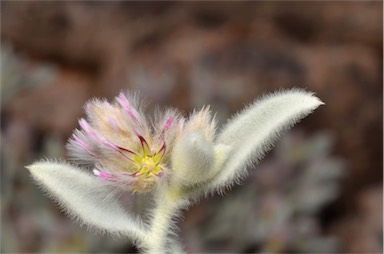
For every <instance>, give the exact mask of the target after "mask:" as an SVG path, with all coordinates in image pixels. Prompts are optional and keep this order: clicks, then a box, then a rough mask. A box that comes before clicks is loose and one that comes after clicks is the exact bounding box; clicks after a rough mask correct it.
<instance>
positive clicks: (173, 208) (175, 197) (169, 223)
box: [146, 187, 185, 254]
mask: <svg viewBox="0 0 384 254" xmlns="http://www.w3.org/2000/svg"><path fill="white" fill-rule="evenodd" d="M155 199H156V204H155V208H154V210H153V211H152V221H151V224H150V228H149V232H148V235H147V237H146V245H147V248H146V249H147V252H148V253H149V254H152V253H171V252H172V249H180V248H173V247H175V246H167V245H169V244H170V240H171V239H170V233H171V232H172V229H174V227H175V225H174V221H173V219H174V217H175V216H176V215H177V214H178V213H179V211H180V209H181V208H182V207H183V205H184V203H185V202H183V199H182V196H181V195H180V192H179V190H178V189H175V188H172V187H169V188H165V189H163V190H162V191H160V192H159V193H158V194H157V195H156V197H155ZM172 244H175V241H172Z"/></svg>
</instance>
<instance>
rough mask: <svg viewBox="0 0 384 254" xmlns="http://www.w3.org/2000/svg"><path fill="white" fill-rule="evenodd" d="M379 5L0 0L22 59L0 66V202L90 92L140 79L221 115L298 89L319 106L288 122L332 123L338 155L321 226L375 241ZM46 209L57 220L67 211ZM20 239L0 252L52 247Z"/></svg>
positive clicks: (20, 232) (9, 217) (20, 187)
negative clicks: (338, 173)
mask: <svg viewBox="0 0 384 254" xmlns="http://www.w3.org/2000/svg"><path fill="white" fill-rule="evenodd" d="M382 7H383V6H382V2H379V1H366V2H359V1H356V2H355V1H353V2H331V1H330V2H242V3H234V2H207V3H203V2H184V3H180V2H143V3H141V2H96V1H95V2H92V1H87V2H35V1H31V2H4V1H2V2H1V41H2V52H3V55H4V54H5V53H4V52H5V48H7V49H9V48H11V51H12V52H13V53H12V54H14V55H15V56H17V57H18V58H20V59H21V60H20V61H21V64H20V63H19V65H21V67H20V66H18V67H16V71H14V73H13V74H12V75H15V76H17V77H18V80H20V81H19V82H18V83H15V82H13V83H12V82H10V81H9V80H14V78H13V79H12V78H9V77H8V76H9V75H8V76H7V77H8V79H5V76H6V75H5V74H8V73H6V72H4V70H3V71H2V72H3V74H2V76H3V77H2V102H1V106H2V108H1V120H2V121H1V128H2V130H1V133H2V136H1V142H2V148H3V149H2V186H3V187H2V192H3V194H4V196H3V197H2V198H3V200H8V199H12V200H14V199H13V196H14V195H16V194H15V193H18V194H17V195H19V196H20V197H19V200H20V202H23V200H24V199H23V197H24V198H27V197H28V189H29V188H32V189H34V188H35V187H34V186H33V185H31V184H30V183H29V179H28V176H19V175H23V174H25V171H24V169H23V168H21V166H22V165H26V164H28V163H31V162H32V161H34V160H36V159H37V158H39V157H41V156H47V157H49V155H50V154H53V155H55V156H61V157H64V156H65V152H64V150H63V145H64V144H65V140H66V139H67V138H68V136H69V135H70V134H71V132H72V130H73V129H74V128H76V127H77V119H79V118H80V117H81V116H82V114H83V112H82V105H83V104H84V102H85V101H86V100H88V99H89V98H91V97H94V96H97V97H106V98H108V99H111V98H113V96H115V95H116V94H117V93H118V92H119V91H120V90H126V89H130V90H140V91H141V92H142V94H143V95H145V97H147V98H150V100H151V101H152V102H153V104H160V105H162V106H167V105H171V106H173V107H177V108H180V109H182V110H184V111H185V112H189V111H191V110H192V109H193V108H195V107H200V106H202V105H204V104H211V106H212V109H213V110H214V111H217V112H218V118H219V120H220V121H222V122H224V119H226V118H227V117H228V116H229V115H230V114H232V113H234V112H236V111H237V110H239V109H241V108H242V107H243V106H244V105H245V104H247V103H249V102H251V101H252V100H253V99H254V98H256V97H258V96H261V95H262V94H265V93H267V92H271V91H275V90H279V89H281V88H291V87H301V88H304V89H307V90H310V91H314V92H315V93H316V94H317V95H318V96H319V97H320V98H321V99H322V100H323V101H324V102H325V104H326V105H325V106H324V107H322V108H320V109H319V110H318V111H316V113H315V114H314V115H312V116H310V117H309V118H308V119H306V120H304V121H303V122H302V123H301V124H300V125H299V126H298V128H301V129H302V130H304V131H305V132H307V133H316V132H318V131H321V130H326V131H328V132H329V133H331V135H332V137H333V138H334V140H335V143H334V149H333V154H335V155H337V156H339V157H341V158H343V159H344V160H345V164H346V170H345V171H346V173H345V177H344V178H343V180H342V181H341V183H340V193H339V197H338V198H337V199H336V200H334V201H333V202H332V203H330V204H328V205H327V206H325V207H324V208H322V209H321V211H320V212H319V213H318V214H317V215H316V216H317V218H318V219H319V220H320V221H321V231H322V232H323V233H324V234H331V235H336V236H337V237H338V239H339V241H340V246H339V247H338V249H337V251H339V252H361V253H362V252H371V253H372V252H381V251H382V180H383V147H382V142H383V120H382V116H383V108H382V102H383V86H382V77H383V73H382V71H383V61H382V59H383V58H382V56H383V51H382V47H383V33H382V32H383V30H382V29H383V27H382V21H383V20H382ZM2 65H3V66H5V67H6V66H8V65H10V61H5V60H4V61H3V60H2ZM42 66H43V67H42ZM46 66H50V67H49V68H48V67H46ZM40 68H46V69H49V71H48V73H49V74H45V75H46V76H49V77H48V78H42V79H43V80H44V82H38V81H37V82H36V83H37V84H36V85H33V86H31V85H30V83H31V81H30V80H31V76H33V75H35V73H36V72H37V71H38V70H40ZM20 76H21V77H20ZM12 77H13V76H12ZM33 77H34V76H33ZM47 151H49V152H50V154H47ZM14 171H17V173H15V172H14ZM14 175H17V177H16V176H15V177H14ZM36 192H38V191H36ZM229 195H230V194H229ZM38 197H40V198H42V196H41V195H40V196H39V195H38ZM224 198H225V197H224ZM4 202H5V201H4ZM29 202H31V201H29ZM45 205H47V206H49V205H50V203H49V202H48V204H45ZM35 206H37V205H36V204H35ZM3 207H6V208H4V209H2V216H3V217H2V220H5V221H8V223H11V225H12V223H13V222H14V223H15V224H16V221H17V223H19V224H20V223H21V224H20V225H19V224H17V225H18V226H17V225H16V226H15V228H17V230H15V231H16V233H14V235H13V236H12V237H13V238H15V237H16V238H17V239H16V240H15V241H16V242H18V241H22V240H23V239H25V238H26V237H30V235H29V234H28V232H34V230H35V231H36V232H37V231H38V229H39V227H37V226H33V225H30V224H31V223H29V222H28V219H24V220H22V219H20V218H19V217H20V216H19V215H20V213H21V214H23V216H24V217H25V218H28V216H27V215H26V214H28V212H27V211H25V210H23V207H24V206H23V205H21V204H18V203H14V202H8V201H7V202H6V203H4V206H3ZM32 207H33V206H32ZM52 207H53V208H52ZM52 207H51V208H50V209H51V210H50V211H51V213H57V216H59V218H60V220H62V221H63V222H62V223H63V224H71V223H72V222H69V221H68V220H66V219H65V217H64V218H61V214H60V212H59V211H57V210H55V207H54V206H52ZM200 208H201V206H200ZM198 209H199V205H197V206H196V207H195V208H194V209H193V210H192V211H191V212H190V213H188V215H187V218H186V220H187V221H188V220H193V218H194V217H196V216H197V215H195V214H197V213H198V212H197V211H198ZM200 212H201V211H200ZM24 213H25V214H24ZM17 216H19V217H17ZM199 216H200V215H199ZM16 217H17V219H16ZM372 218H378V220H374V219H372ZM12 221H13V222H12ZM20 221H21V222H20ZM380 223H381V224H380ZM26 225H27V226H26ZM28 225H30V228H28ZM66 227H68V226H66ZM70 227H71V226H70ZM372 228H374V229H372ZM377 232H378V233H377ZM56 233H57V234H59V235H60V234H62V233H60V232H56ZM376 233H377V234H376ZM380 233H381V235H380ZM2 234H7V232H2ZM12 237H10V238H12ZM68 237H69V238H70V237H72V236H66V237H64V238H65V239H67V238H68ZM4 239H7V238H2V241H4ZM73 241H74V242H75V243H74V244H77V245H81V244H79V243H78V240H73ZM356 241H357V242H356ZM26 242H28V244H27V243H24V244H14V245H9V246H17V248H16V247H15V248H16V249H11V247H9V249H8V251H9V252H12V251H13V252H14V251H16V252H37V251H41V250H43V251H44V247H42V246H44V244H46V245H49V244H48V243H49V241H48V243H47V242H45V241H44V240H42V239H32V240H28V241H27V240H26ZM71 243H72V242H71ZM189 245H193V243H189V244H187V246H189ZM112 246H113V245H112ZM45 249H47V248H45ZM48 249H49V248H48ZM189 249H194V248H192V247H190V248H189ZM213 249H214V248H213ZM68 250H69V249H65V248H64V252H65V251H68ZM76 250H77V251H80V250H81V248H80V249H76ZM84 250H89V249H87V247H84ZM125 250H126V251H127V249H125ZM194 250H200V249H194ZM246 250H247V248H244V249H243V251H246ZM248 250H251V251H256V250H257V248H254V249H252V248H251V249H248ZM4 251H5V250H4ZM58 251H59V250H58ZM106 251H107V252H111V251H116V249H113V248H112V247H111V248H110V249H107V250H106ZM131 251H132V250H131ZM200 251H204V249H203V250H200ZM228 251H234V249H232V250H231V249H229V250H228ZM285 251H288V252H289V250H285Z"/></svg>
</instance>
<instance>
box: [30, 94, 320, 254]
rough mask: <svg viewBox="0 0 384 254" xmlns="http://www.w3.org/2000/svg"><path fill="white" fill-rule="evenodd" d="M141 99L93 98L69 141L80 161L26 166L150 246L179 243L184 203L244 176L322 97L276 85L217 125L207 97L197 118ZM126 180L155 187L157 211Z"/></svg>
mask: <svg viewBox="0 0 384 254" xmlns="http://www.w3.org/2000/svg"><path fill="white" fill-rule="evenodd" d="M139 102H140V100H139V98H138V96H137V95H128V94H124V93H120V94H119V96H118V97H117V98H116V99H115V101H114V102H113V103H108V102H106V101H103V100H93V101H91V102H89V103H87V104H86V106H85V110H86V114H87V119H80V121H79V124H80V127H81V128H80V129H79V130H75V131H74V133H73V135H72V137H71V138H70V140H69V143H68V145H67V148H68V151H69V155H70V157H71V158H72V159H73V160H74V161H75V162H77V163H78V164H79V166H75V165H72V164H69V163H66V162H57V161H51V160H48V161H39V162H35V163H33V164H32V165H30V166H28V167H27V168H28V169H29V170H30V172H31V174H32V176H33V178H34V179H35V181H36V182H37V183H38V184H39V185H40V186H42V188H44V189H45V190H46V191H48V192H49V193H50V194H51V196H52V197H53V198H55V199H56V200H57V201H58V203H59V204H60V205H61V206H62V207H63V208H64V209H65V211H66V212H67V213H68V214H69V215H71V216H72V217H75V218H77V219H79V220H80V221H81V222H82V223H83V224H86V225H88V226H90V227H92V228H96V229H99V230H102V231H107V232H109V233H112V234H115V235H124V236H126V237H129V238H131V239H133V240H135V243H137V245H138V247H139V248H140V249H142V250H144V251H146V252H148V253H166V252H167V250H168V252H169V250H170V251H171V252H176V253H180V252H181V251H182V248H181V247H180V245H179V244H178V243H177V241H175V239H172V238H170V236H171V235H172V234H171V232H170V231H172V229H173V228H175V225H174V222H175V221H174V220H173V218H174V217H175V216H176V215H177V214H178V213H179V211H180V210H181V209H182V208H183V207H186V206H187V205H188V204H190V203H191V202H193V201H195V200H198V198H199V197H201V196H202V195H206V194H208V193H213V192H222V191H223V190H225V189H227V188H228V187H230V186H232V185H233V184H234V183H237V182H238V181H239V180H241V179H242V178H244V177H245V175H246V173H247V168H248V166H249V165H251V164H255V163H257V162H259V160H261V159H262V158H263V156H264V155H265V153H266V152H267V151H269V150H270V149H271V148H272V147H273V144H274V143H275V142H276V140H277V139H278V138H279V137H280V136H281V134H282V133H283V132H284V131H286V130H288V129H289V128H290V127H292V126H293V125H294V124H296V123H297V122H299V121H300V120H301V119H302V118H304V117H305V116H307V115H308V114H310V113H311V112H312V111H313V110H315V109H316V108H317V107H318V106H320V105H322V104H323V102H321V101H320V100H319V99H318V98H317V97H315V96H314V95H313V94H312V93H309V92H305V91H302V90H297V89H292V90H288V91H283V92H279V93H275V94H272V95H269V96H266V97H264V98H262V99H260V100H258V101H255V102H254V103H253V104H251V105H250V106H248V107H247V108H246V109H244V110H243V111H242V112H240V113H238V114H237V115H236V116H234V117H233V118H232V119H231V120H230V121H228V123H227V124H225V125H224V126H223V128H222V129H221V130H220V131H216V122H215V119H214V117H212V115H211V112H210V110H209V107H205V108H203V109H202V110H200V111H195V112H193V113H192V114H191V116H190V117H189V118H184V117H182V116H180V114H179V113H177V111H175V110H172V109H168V110H166V111H165V112H164V113H160V112H159V111H157V113H156V114H155V115H154V117H153V119H152V120H150V119H148V118H146V117H145V116H144V113H143V112H144V109H143V106H142V104H140V103H139ZM90 172H92V173H90ZM126 190H128V191H132V192H136V193H144V192H148V193H151V195H152V197H153V200H154V206H153V208H151V209H150V211H149V216H146V217H145V218H140V217H136V216H133V215H131V214H130V213H129V212H127V211H126V210H125V209H124V207H123V206H122V204H121V203H120V202H119V199H116V198H114V196H115V195H114V194H115V193H116V192H119V191H126Z"/></svg>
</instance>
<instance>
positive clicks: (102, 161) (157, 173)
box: [67, 93, 183, 192]
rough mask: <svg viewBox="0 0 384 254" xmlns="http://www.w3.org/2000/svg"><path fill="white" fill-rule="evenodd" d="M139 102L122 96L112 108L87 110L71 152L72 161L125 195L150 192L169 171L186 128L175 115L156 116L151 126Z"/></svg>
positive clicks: (95, 104)
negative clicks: (174, 149)
mask: <svg viewBox="0 0 384 254" xmlns="http://www.w3.org/2000/svg"><path fill="white" fill-rule="evenodd" d="M137 99H138V97H137V96H128V95H126V94H124V93H120V94H119V96H118V97H116V98H115V101H114V102H113V103H109V102H107V101H101V100H93V101H90V102H88V103H87V104H86V106H85V109H86V114H87V119H80V120H79V124H80V127H81V128H80V130H78V129H76V130H75V131H74V133H73V135H72V138H71V139H70V140H69V143H68V145H67V148H68V150H69V155H70V157H71V158H73V159H74V160H76V161H77V162H79V163H80V164H84V165H87V166H90V167H92V169H93V173H94V174H95V175H96V176H98V177H100V178H101V179H103V180H106V181H108V182H109V183H111V184H114V185H118V186H119V187H121V188H123V189H129V190H132V191H138V192H148V191H151V190H153V189H154V188H155V186H156V185H157V184H158V183H159V182H160V180H161V178H162V177H164V175H165V174H167V173H168V172H169V170H170V168H169V152H170V150H171V147H172V145H173V143H174V141H175V138H176V136H177V135H179V132H180V130H181V129H182V126H183V120H182V119H181V117H180V116H179V115H178V113H177V112H176V111H174V110H168V111H166V112H165V113H163V114H162V115H160V114H159V115H157V116H156V118H157V121H156V122H155V123H154V124H150V123H149V121H148V119H146V118H145V116H144V115H143V111H142V110H143V109H142V106H141V105H140V104H139V103H138V100H137Z"/></svg>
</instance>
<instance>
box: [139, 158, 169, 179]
mask: <svg viewBox="0 0 384 254" xmlns="http://www.w3.org/2000/svg"><path fill="white" fill-rule="evenodd" d="M160 160H161V158H160V157H159V156H156V155H155V156H152V155H146V156H144V157H141V156H140V158H137V159H136V165H137V166H138V168H139V171H137V172H136V175H149V174H152V175H159V174H161V173H162V172H163V169H162V167H161V166H160Z"/></svg>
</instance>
